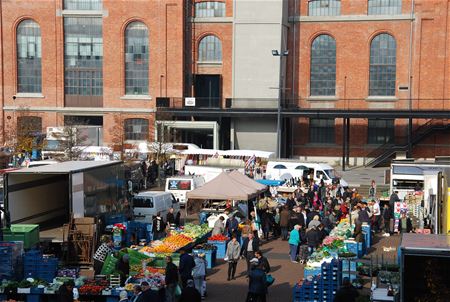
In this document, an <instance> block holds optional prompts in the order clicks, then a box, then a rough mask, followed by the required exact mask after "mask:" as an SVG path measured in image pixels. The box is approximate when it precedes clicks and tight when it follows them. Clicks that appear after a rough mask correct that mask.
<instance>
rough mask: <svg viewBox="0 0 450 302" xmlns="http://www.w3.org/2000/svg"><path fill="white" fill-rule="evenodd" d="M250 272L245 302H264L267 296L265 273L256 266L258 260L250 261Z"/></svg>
mask: <svg viewBox="0 0 450 302" xmlns="http://www.w3.org/2000/svg"><path fill="white" fill-rule="evenodd" d="M250 264H251V270H250V273H249V275H248V277H249V283H248V294H247V300H246V301H247V302H249V301H259V302H266V295H267V282H266V273H265V272H264V270H262V269H261V267H260V266H259V265H258V259H256V258H254V259H252V260H251V261H250Z"/></svg>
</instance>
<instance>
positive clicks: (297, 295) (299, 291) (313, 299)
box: [293, 276, 323, 302]
mask: <svg viewBox="0 0 450 302" xmlns="http://www.w3.org/2000/svg"><path fill="white" fill-rule="evenodd" d="M320 279H321V278H320V276H315V277H314V278H312V280H305V281H303V283H302V284H301V285H296V286H295V287H294V293H293V297H294V299H293V301H294V302H305V301H309V302H322V291H323V290H322V285H321V281H320Z"/></svg>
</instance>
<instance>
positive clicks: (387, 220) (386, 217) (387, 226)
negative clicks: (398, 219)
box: [383, 203, 393, 237]
mask: <svg viewBox="0 0 450 302" xmlns="http://www.w3.org/2000/svg"><path fill="white" fill-rule="evenodd" d="M392 217H393V216H392V213H391V209H389V205H388V204H387V203H386V204H384V208H383V221H384V234H383V236H385V237H389V236H391V218H392Z"/></svg>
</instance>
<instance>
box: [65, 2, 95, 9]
mask: <svg viewBox="0 0 450 302" xmlns="http://www.w3.org/2000/svg"><path fill="white" fill-rule="evenodd" d="M64 9H70V10H101V9H102V0H64Z"/></svg>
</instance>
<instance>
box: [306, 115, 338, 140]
mask: <svg viewBox="0 0 450 302" xmlns="http://www.w3.org/2000/svg"><path fill="white" fill-rule="evenodd" d="M316 123H317V125H314V124H316ZM321 124H323V125H321ZM309 143H310V144H324V145H325V144H326V145H331V144H335V143H336V120H335V119H334V118H310V119H309Z"/></svg>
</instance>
